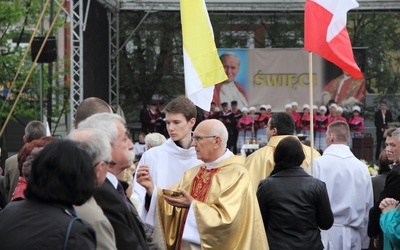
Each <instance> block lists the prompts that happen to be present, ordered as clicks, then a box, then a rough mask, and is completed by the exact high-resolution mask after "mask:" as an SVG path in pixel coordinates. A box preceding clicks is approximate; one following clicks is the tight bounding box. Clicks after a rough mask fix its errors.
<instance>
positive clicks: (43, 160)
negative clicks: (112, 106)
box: [0, 140, 96, 250]
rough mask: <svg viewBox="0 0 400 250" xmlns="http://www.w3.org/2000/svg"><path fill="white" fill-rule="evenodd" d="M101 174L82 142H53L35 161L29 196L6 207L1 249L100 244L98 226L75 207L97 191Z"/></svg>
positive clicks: (0, 217) (2, 217)
mask: <svg viewBox="0 0 400 250" xmlns="http://www.w3.org/2000/svg"><path fill="white" fill-rule="evenodd" d="M95 178H96V177H95V174H94V171H93V166H92V162H91V159H90V157H89V155H88V154H87V153H86V152H85V151H84V150H83V149H81V148H79V146H78V145H77V143H75V142H73V141H70V140H61V141H56V142H53V143H51V144H49V145H47V146H46V147H45V148H44V149H43V150H42V151H41V152H40V153H39V154H38V155H37V156H36V158H35V159H34V160H33V162H32V167H31V172H30V176H29V179H28V180H27V182H28V183H27V188H26V190H25V192H24V194H25V197H26V200H22V201H15V202H11V203H9V204H8V205H7V206H6V208H5V209H4V210H2V211H1V212H0V242H1V249H3V250H7V249H10V250H11V249H13V250H14V249H71V250H72V249H95V247H96V243H95V242H96V236H95V233H94V231H93V229H92V228H91V227H90V226H89V225H88V224H86V223H85V222H83V221H81V220H80V219H79V218H78V217H77V216H76V213H75V210H74V208H73V205H82V204H83V203H84V202H86V201H87V200H88V199H89V198H90V197H91V196H92V194H93V191H94V188H95V186H96V180H95Z"/></svg>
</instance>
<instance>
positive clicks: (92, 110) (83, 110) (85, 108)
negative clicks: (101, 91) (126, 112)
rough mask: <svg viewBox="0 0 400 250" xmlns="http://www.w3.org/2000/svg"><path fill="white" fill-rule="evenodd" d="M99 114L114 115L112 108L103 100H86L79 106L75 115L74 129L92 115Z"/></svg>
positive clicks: (94, 98)
mask: <svg viewBox="0 0 400 250" xmlns="http://www.w3.org/2000/svg"><path fill="white" fill-rule="evenodd" d="M98 113H113V111H112V108H111V107H110V106H109V105H108V104H107V103H106V102H105V101H103V100H102V99H99V98H97V97H89V98H86V99H85V100H83V101H82V102H81V104H79V107H78V109H77V110H76V114H75V121H74V127H75V128H77V127H78V124H79V123H80V122H81V121H83V120H85V119H86V118H88V117H89V116H91V115H94V114H98Z"/></svg>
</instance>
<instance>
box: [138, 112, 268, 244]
mask: <svg viewBox="0 0 400 250" xmlns="http://www.w3.org/2000/svg"><path fill="white" fill-rule="evenodd" d="M227 140H228V132H227V130H226V128H225V126H224V124H223V123H222V122H220V121H218V120H215V119H210V120H205V121H203V122H201V123H200V124H199V125H198V126H197V128H196V130H195V131H194V134H193V141H192V145H193V146H194V147H195V149H196V154H197V158H198V159H200V160H202V161H203V162H204V164H202V165H200V166H197V167H194V168H192V169H190V170H188V171H186V172H185V174H184V176H183V178H182V181H181V182H180V183H179V184H176V185H174V186H173V187H171V188H170V190H174V191H179V192H180V195H179V194H174V195H179V196H169V195H165V194H163V191H162V190H161V189H159V190H158V192H157V200H156V201H157V202H158V206H157V209H158V218H157V220H158V223H160V225H161V228H162V231H163V236H164V237H163V240H164V244H165V246H164V247H165V248H166V249H171V250H172V249H174V250H175V249H226V250H233V249H237V250H244V249H249V250H251V249H257V250H259V249H260V250H264V249H269V247H268V241H267V237H266V233H265V230H264V227H263V221H262V217H261V213H260V210H259V205H258V201H257V197H256V193H255V190H254V188H253V187H252V185H251V180H250V176H249V173H248V171H247V170H246V168H244V158H243V156H235V155H233V153H232V152H231V151H229V150H228V149H227V148H226V143H227ZM137 174H138V177H137V179H138V183H140V184H141V185H142V186H144V187H145V188H146V191H147V194H152V193H153V188H154V186H153V185H152V183H151V178H149V176H148V175H147V174H148V173H147V172H146V169H143V171H142V170H141V169H139V170H138V173H137ZM164 193H166V192H164ZM151 200H152V201H154V197H152V198H151Z"/></svg>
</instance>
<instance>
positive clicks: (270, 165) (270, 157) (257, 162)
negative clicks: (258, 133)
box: [245, 112, 321, 190]
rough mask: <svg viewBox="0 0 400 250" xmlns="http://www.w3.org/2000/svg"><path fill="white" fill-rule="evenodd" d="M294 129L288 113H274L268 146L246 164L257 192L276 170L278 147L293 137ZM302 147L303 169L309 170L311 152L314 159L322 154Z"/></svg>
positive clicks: (248, 159) (248, 158)
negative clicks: (285, 139)
mask: <svg viewBox="0 0 400 250" xmlns="http://www.w3.org/2000/svg"><path fill="white" fill-rule="evenodd" d="M294 127H295V125H294V121H293V118H292V116H291V115H288V114H287V113H286V112H280V113H274V114H272V116H271V118H270V119H269V120H268V124H267V127H266V133H267V138H268V144H267V145H266V146H265V147H262V148H260V149H258V150H257V151H255V152H254V153H252V154H251V155H249V156H248V157H247V158H246V163H245V166H246V168H247V169H248V170H249V173H250V178H251V181H252V185H253V188H255V190H257V188H258V184H259V183H260V181H261V180H263V179H265V178H267V177H268V176H269V175H270V174H271V172H272V170H273V169H274V165H275V162H274V151H275V148H276V146H277V145H278V143H279V142H280V141H281V140H282V139H283V138H285V137H288V136H292V135H293V132H294ZM302 147H303V150H304V154H305V155H306V159H305V160H304V161H303V164H301V167H302V168H304V170H307V167H308V165H309V164H310V163H311V152H312V154H313V158H314V159H315V158H317V157H320V156H321V154H320V153H318V151H316V150H315V149H311V148H310V147H309V146H306V145H304V144H302Z"/></svg>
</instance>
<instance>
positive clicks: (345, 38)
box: [304, 0, 363, 79]
mask: <svg viewBox="0 0 400 250" xmlns="http://www.w3.org/2000/svg"><path fill="white" fill-rule="evenodd" d="M358 6H359V5H358V3H357V1H355V0H306V6H305V11H304V48H305V49H306V50H308V51H309V52H315V53H317V54H318V55H320V56H321V57H323V58H325V59H326V60H328V61H330V62H332V63H334V64H335V65H336V66H338V67H340V68H341V69H342V70H343V71H345V72H347V73H348V74H350V75H351V76H352V77H353V78H356V79H361V78H363V74H362V73H361V70H360V68H359V67H358V66H357V63H356V62H355V60H354V55H353V50H352V46H351V42H350V37H349V33H348V32H347V28H346V23H347V12H348V11H349V10H351V9H353V8H356V7H358Z"/></svg>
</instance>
